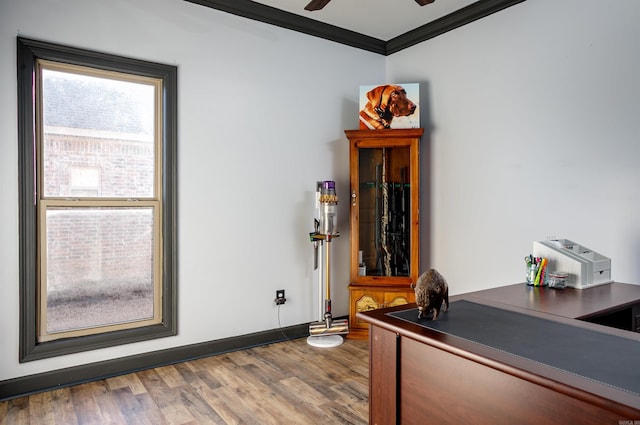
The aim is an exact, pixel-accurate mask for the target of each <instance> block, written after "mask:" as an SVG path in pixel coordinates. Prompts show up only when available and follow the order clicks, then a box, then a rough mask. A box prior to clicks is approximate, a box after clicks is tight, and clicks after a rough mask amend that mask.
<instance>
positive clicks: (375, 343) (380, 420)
mask: <svg viewBox="0 0 640 425" xmlns="http://www.w3.org/2000/svg"><path fill="white" fill-rule="evenodd" d="M397 341H398V335H397V334H396V333H395V332H391V331H388V330H386V329H382V328H380V327H377V326H371V328H370V330H369V423H370V424H373V425H376V424H377V425H389V424H395V423H396V405H397V401H396V395H397V385H396V382H397V377H398V375H397V370H396V367H397V359H398V352H397V348H398V342H397Z"/></svg>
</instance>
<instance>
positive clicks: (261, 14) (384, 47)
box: [185, 0, 526, 56]
mask: <svg viewBox="0 0 640 425" xmlns="http://www.w3.org/2000/svg"><path fill="white" fill-rule="evenodd" d="M185 1H187V2H189V3H195V4H199V5H201V6H205V7H209V8H211V9H215V10H220V11H223V12H227V13H231V14H234V15H237V16H242V17H244V18H249V19H253V20H255V21H260V22H264V23H267V24H271V25H276V26H279V27H282V28H287V29H290V30H293V31H298V32H300V33H304V34H308V35H312V36H315V37H320V38H323V39H325V40H330V41H335V42H336V43H341V44H345V45H347V46H351V47H356V48H358V49H362V50H366V51H369V52H373V53H378V54H380V55H384V56H388V55H390V54H393V53H396V52H399V51H400V50H403V49H406V48H407V47H411V46H414V45H416V44H418V43H422V42H423V41H426V40H429V39H431V38H434V37H437V36H439V35H441V34H444V33H445V32H448V31H451V30H454V29H456V28H459V27H461V26H463V25H466V24H468V23H471V22H473V21H476V20H478V19H481V18H484V17H486V16H489V15H491V14H493V13H496V12H499V11H501V10H503V9H506V8H508V7H511V6H513V5H515V4H518V3H522V2H523V1H526V0H479V1H477V2H475V3H472V4H470V5H469V6H466V7H463V8H462V9H459V10H457V11H455V12H453V13H450V14H449V15H446V16H443V17H442V18H439V19H436V20H435V21H433V22H429V23H428V24H425V25H422V26H421V27H418V28H416V29H414V30H411V31H408V32H406V33H404V34H402V35H399V36H397V37H394V38H392V39H390V40H388V41H385V40H380V39H378V38H375V37H369V36H367V35H364V34H360V33H358V32H355V31H351V30H347V29H344V28H340V27H336V26H334V25H330V24H326V23H324V22H320V21H316V20H315V19H310V18H306V17H304V16H300V15H296V14H295V13H290V12H285V11H284V10H280V9H277V8H275V7H271V6H267V5H264V4H262V3H257V2H255V1H251V0H185Z"/></svg>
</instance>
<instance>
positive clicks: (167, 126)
mask: <svg viewBox="0 0 640 425" xmlns="http://www.w3.org/2000/svg"><path fill="white" fill-rule="evenodd" d="M17 56H18V62H17V68H18V69H17V73H18V75H17V77H18V169H19V171H18V173H19V198H18V202H19V215H18V219H19V224H18V227H19V276H20V277H19V285H20V290H19V295H20V323H19V327H20V332H19V333H20V350H19V361H20V363H23V362H28V361H33V360H39V359H44V358H50V357H54V356H60V355H65V354H71V353H77V352H82V351H89V350H95V349H100V348H106V347H111V346H116V345H122V344H129V343H133V342H138V341H146V340H150V339H156V338H163V337H167V336H173V335H176V334H177V329H178V328H177V284H178V279H177V276H178V275H177V273H178V262H177V260H178V254H177V244H178V238H177V218H178V216H177V67H176V66H173V65H166V64H159V63H154V62H149V61H144V60H139V59H132V58H126V57H121V56H117V55H112V54H108V53H101V52H95V51H91V50H86V49H80V48H75V47H71V46H66V45H60V44H54V43H49V42H45V41H39V40H34V39H29V38H23V37H17ZM38 59H47V60H52V61H57V62H64V63H69V64H74V65H81V66H89V67H93V68H99V69H104V70H109V71H117V72H125V73H132V74H137V75H142V76H149V77H155V78H161V79H162V80H163V93H162V103H163V116H162V119H163V126H162V132H163V134H162V152H163V153H162V155H163V161H162V199H163V204H162V223H161V232H162V238H163V252H162V253H161V256H162V258H161V261H162V269H163V276H162V291H163V295H162V309H163V315H162V316H163V320H162V323H160V324H157V325H150V326H145V327H140V328H133V329H126V330H120V331H114V332H108V333H103V334H96V335H89V336H83V337H76V338H68V339H60V340H55V341H50V342H45V343H38V342H37V312H38V306H37V267H38V264H37V236H38V235H37V207H36V204H35V199H36V193H35V188H36V176H35V173H36V169H35V160H34V158H35V143H36V141H35V140H36V138H35V134H34V131H35V124H34V123H35V119H34V118H35V117H34V113H35V111H34V104H33V99H34V97H33V90H34V84H33V78H34V75H35V69H36V61H37V60H38Z"/></svg>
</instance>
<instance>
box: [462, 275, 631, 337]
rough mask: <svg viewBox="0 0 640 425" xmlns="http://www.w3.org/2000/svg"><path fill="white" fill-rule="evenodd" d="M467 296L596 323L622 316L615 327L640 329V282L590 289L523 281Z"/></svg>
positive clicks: (614, 283)
mask: <svg viewBox="0 0 640 425" xmlns="http://www.w3.org/2000/svg"><path fill="white" fill-rule="evenodd" d="M464 297H465V298H466V299H476V300H478V301H480V302H481V301H482V300H486V301H491V302H498V303H502V304H507V305H510V306H516V307H521V308H524V309H527V310H532V311H536V312H543V313H549V314H554V315H557V316H560V317H567V318H570V319H580V320H586V321H590V322H595V323H600V322H601V321H605V322H606V320H604V319H605V318H610V319H611V318H614V317H618V318H619V319H620V323H618V325H619V326H615V327H618V328H621V329H625V330H633V331H636V332H640V285H629V284H626V283H618V282H613V283H610V284H606V285H600V286H594V287H592V288H588V289H572V288H567V289H561V290H558V289H552V288H546V287H532V286H527V285H526V284H524V283H519V284H515V285H509V286H503V287H500V288H493V289H487V290H484V291H477V292H471V293H468V294H464ZM625 315H627V316H628V317H627V319H628V320H627V321H623V319H625ZM603 324H605V325H608V326H612V325H615V323H603Z"/></svg>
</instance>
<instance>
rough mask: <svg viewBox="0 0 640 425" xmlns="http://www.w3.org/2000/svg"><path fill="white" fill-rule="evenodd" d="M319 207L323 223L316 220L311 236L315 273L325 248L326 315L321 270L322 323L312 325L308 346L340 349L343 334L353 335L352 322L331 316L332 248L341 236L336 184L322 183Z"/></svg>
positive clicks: (318, 192)
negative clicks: (322, 246)
mask: <svg viewBox="0 0 640 425" xmlns="http://www.w3.org/2000/svg"><path fill="white" fill-rule="evenodd" d="M316 204H317V207H318V210H319V216H320V220H318V219H314V229H315V231H314V232H313V233H310V234H309V237H310V239H311V242H313V245H314V256H313V258H314V270H317V269H318V251H319V246H320V245H322V244H324V245H325V253H324V256H323V260H324V265H325V267H324V290H325V291H324V294H325V295H324V315H323V314H322V310H323V303H322V269H320V270H319V272H318V275H319V278H318V285H319V288H320V291H319V294H318V299H319V304H320V305H319V307H318V311H319V315H320V319H319V321H318V322H315V323H311V324H310V325H309V338H307V343H308V344H309V345H312V346H315V347H337V346H338V345H340V344H342V342H343V339H342V336H341V335H345V334H348V333H349V322H348V321H347V320H346V319H341V320H333V316H332V314H331V268H330V259H331V257H330V246H331V241H332V240H333V238H337V237H338V236H340V233H338V232H337V231H336V218H337V214H336V210H337V205H338V197H337V196H336V184H335V182H334V181H330V180H328V181H323V182H318V184H317V187H316Z"/></svg>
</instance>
